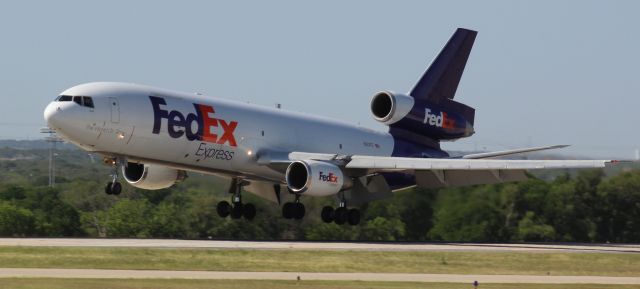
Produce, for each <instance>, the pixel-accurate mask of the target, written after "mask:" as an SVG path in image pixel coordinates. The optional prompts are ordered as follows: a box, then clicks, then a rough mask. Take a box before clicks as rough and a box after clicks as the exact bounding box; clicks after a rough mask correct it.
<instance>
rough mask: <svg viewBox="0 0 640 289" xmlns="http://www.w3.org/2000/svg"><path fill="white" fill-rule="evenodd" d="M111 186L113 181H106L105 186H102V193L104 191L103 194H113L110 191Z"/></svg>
mask: <svg viewBox="0 0 640 289" xmlns="http://www.w3.org/2000/svg"><path fill="white" fill-rule="evenodd" d="M112 186H113V183H112V182H108V183H107V186H106V187H104V193H105V194H107V195H111V194H113V193H112V192H111V187H112Z"/></svg>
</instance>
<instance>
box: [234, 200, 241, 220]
mask: <svg viewBox="0 0 640 289" xmlns="http://www.w3.org/2000/svg"><path fill="white" fill-rule="evenodd" d="M242 207H243V206H242V203H235V204H233V208H232V209H231V219H240V218H242V213H243V212H242Z"/></svg>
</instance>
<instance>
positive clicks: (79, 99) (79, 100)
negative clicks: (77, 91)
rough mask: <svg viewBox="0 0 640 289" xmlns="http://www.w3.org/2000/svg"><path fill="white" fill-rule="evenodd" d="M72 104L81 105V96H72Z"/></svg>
mask: <svg viewBox="0 0 640 289" xmlns="http://www.w3.org/2000/svg"><path fill="white" fill-rule="evenodd" d="M73 102H75V103H77V104H79V105H82V96H74V97H73Z"/></svg>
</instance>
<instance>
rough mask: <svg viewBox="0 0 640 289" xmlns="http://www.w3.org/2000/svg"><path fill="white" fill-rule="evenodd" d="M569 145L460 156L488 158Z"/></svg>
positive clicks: (464, 157) (463, 157) (561, 146)
mask: <svg viewBox="0 0 640 289" xmlns="http://www.w3.org/2000/svg"><path fill="white" fill-rule="evenodd" d="M568 146H569V145H553V146H543V147H531V148H521V149H513V150H506V151H497V152H486V153H477V154H468V155H464V156H461V157H459V158H462V159H486V158H494V157H500V156H506V155H513V154H521V153H530V152H537V151H543V150H551V149H560V148H566V147H568Z"/></svg>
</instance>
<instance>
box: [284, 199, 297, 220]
mask: <svg viewBox="0 0 640 289" xmlns="http://www.w3.org/2000/svg"><path fill="white" fill-rule="evenodd" d="M293 208H294V203H289V202H287V203H284V206H282V216H283V217H284V218H285V219H291V218H293Z"/></svg>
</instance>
